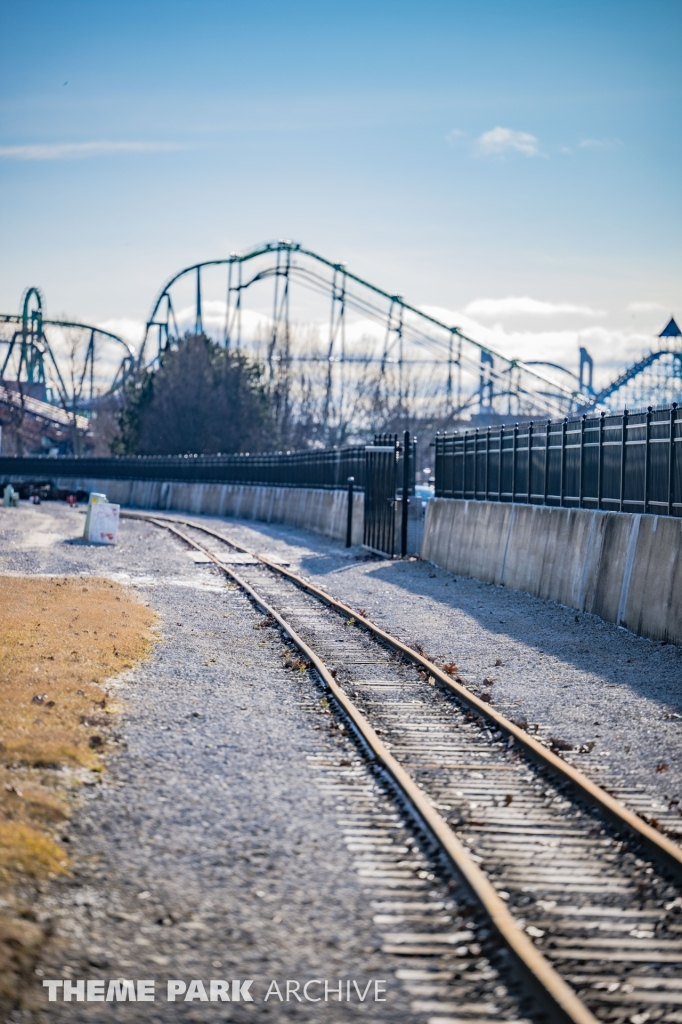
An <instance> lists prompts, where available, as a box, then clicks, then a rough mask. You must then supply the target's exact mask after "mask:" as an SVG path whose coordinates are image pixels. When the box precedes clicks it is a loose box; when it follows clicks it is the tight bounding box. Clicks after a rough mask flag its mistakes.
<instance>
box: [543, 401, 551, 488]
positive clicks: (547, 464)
mask: <svg viewBox="0 0 682 1024" xmlns="http://www.w3.org/2000/svg"><path fill="white" fill-rule="evenodd" d="M551 425H552V421H551V420H547V425H546V427H545V498H544V501H543V504H544V505H546V504H547V494H548V493H549V430H550V427H551Z"/></svg>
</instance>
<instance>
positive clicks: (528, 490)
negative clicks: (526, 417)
mask: <svg viewBox="0 0 682 1024" xmlns="http://www.w3.org/2000/svg"><path fill="white" fill-rule="evenodd" d="M532 455H533V421H532V420H531V421H530V423H529V424H528V478H527V483H528V486H527V488H526V502H527V503H528V504H529V505H530V493H531V479H530V474H531V458H532Z"/></svg>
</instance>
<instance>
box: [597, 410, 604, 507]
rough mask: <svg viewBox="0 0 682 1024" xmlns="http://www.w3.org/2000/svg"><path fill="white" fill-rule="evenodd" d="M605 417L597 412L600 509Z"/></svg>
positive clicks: (598, 495) (598, 503)
mask: <svg viewBox="0 0 682 1024" xmlns="http://www.w3.org/2000/svg"><path fill="white" fill-rule="evenodd" d="M605 419H606V413H605V412H600V413H599V452H598V461H597V508H598V509H599V510H601V492H602V467H603V456H602V451H603V447H604V420H605Z"/></svg>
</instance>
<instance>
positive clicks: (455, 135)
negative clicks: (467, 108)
mask: <svg viewBox="0 0 682 1024" xmlns="http://www.w3.org/2000/svg"><path fill="white" fill-rule="evenodd" d="M465 135H466V132H463V131H461V129H459V128H453V129H452V131H450V132H448V134H447V135H446V136H445V141H446V142H447V143H448V145H450V146H454V145H456V144H457V142H459V140H460V139H463V138H464V136H465Z"/></svg>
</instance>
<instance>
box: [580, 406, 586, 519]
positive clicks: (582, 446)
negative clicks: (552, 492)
mask: <svg viewBox="0 0 682 1024" xmlns="http://www.w3.org/2000/svg"><path fill="white" fill-rule="evenodd" d="M586 419H587V416H586V414H585V413H583V416H582V419H581V421H580V483H579V485H578V488H579V489H578V505H579V507H580V508H583V507H584V505H585V503H584V501H583V458H584V456H585V420H586Z"/></svg>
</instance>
